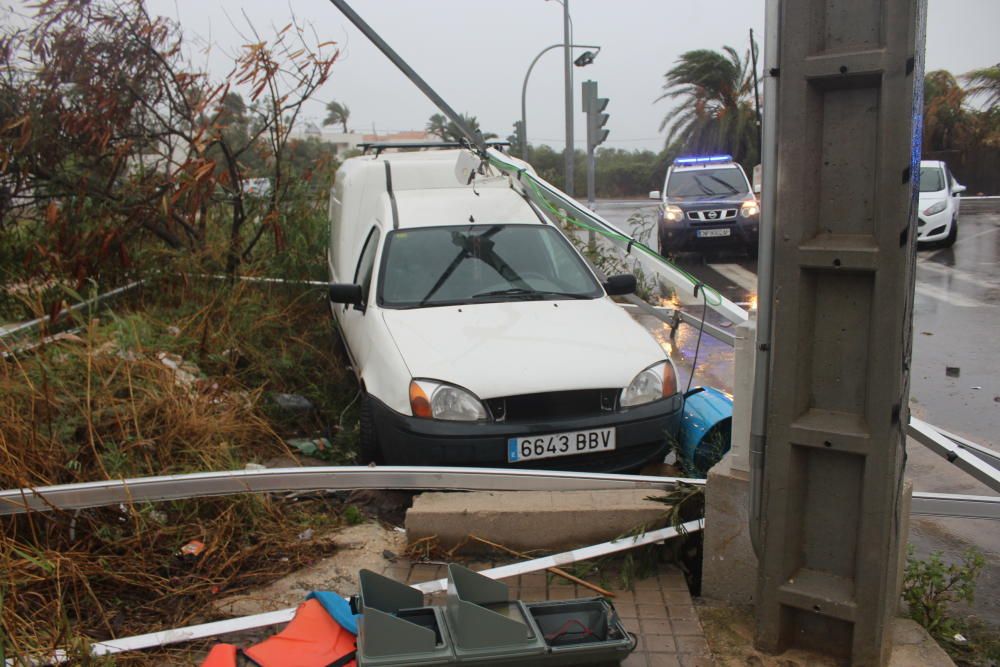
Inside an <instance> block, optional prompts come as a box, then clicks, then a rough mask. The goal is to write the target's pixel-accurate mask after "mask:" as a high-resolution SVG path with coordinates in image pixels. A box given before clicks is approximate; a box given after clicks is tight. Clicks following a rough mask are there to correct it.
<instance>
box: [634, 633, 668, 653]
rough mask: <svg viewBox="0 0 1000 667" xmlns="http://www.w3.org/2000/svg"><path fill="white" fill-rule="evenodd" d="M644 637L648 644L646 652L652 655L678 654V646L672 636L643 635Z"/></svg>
mask: <svg viewBox="0 0 1000 667" xmlns="http://www.w3.org/2000/svg"><path fill="white" fill-rule="evenodd" d="M642 637H643V640H644V641H645V643H646V650H647V651H648V652H649V653H651V654H652V653H675V652H676V648H677V646H676V645H675V644H674V638H673V637H671V636H670V635H651V634H643V636H642Z"/></svg>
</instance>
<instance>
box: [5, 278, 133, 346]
mask: <svg viewBox="0 0 1000 667" xmlns="http://www.w3.org/2000/svg"><path fill="white" fill-rule="evenodd" d="M144 282H145V281H144V280H136V281H134V282H131V283H129V284H127V285H122V286H121V287H118V288H115V289H113V290H111V291H110V292H105V293H104V294H98V295H97V296H95V297H94V298H92V299H87V300H86V301H81V302H80V303H77V304H74V305H72V306H69V307H68V308H63V309H62V310H60V311H59V312H58V313H57V314H56V319H59V318H61V317H65V316H67V315H69V314H70V313H75V312H77V311H80V310H83V309H85V308H90V307H94V306H98V305H100V304H101V303H102V302H103V301H106V300H108V299H112V298H114V297H117V296H121V295H122V294H125V293H126V292H130V291H132V290H133V289H135V288H136V287H140V286H141V285H142V284H143V283H144ZM51 321H52V317H51V316H50V315H45V316H43V317H39V318H36V319H33V320H29V321H27V322H21V323H20V324H17V325H15V326H13V327H10V328H2V329H0V339H5V338H14V337H16V336H20V335H22V334H25V333H27V332H29V331H31V330H33V329H37V328H38V327H40V326H42V325H45V324H48V323H49V322H51Z"/></svg>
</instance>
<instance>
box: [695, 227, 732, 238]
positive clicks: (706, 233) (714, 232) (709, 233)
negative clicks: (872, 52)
mask: <svg viewBox="0 0 1000 667" xmlns="http://www.w3.org/2000/svg"><path fill="white" fill-rule="evenodd" d="M732 233H733V230H731V229H729V228H728V227H725V228H723V229H699V230H698V238H700V239H707V238H712V237H715V236H729V235H730V234H732Z"/></svg>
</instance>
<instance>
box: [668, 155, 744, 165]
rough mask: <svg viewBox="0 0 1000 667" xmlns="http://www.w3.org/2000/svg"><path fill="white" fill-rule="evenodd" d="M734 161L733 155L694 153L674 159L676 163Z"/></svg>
mask: <svg viewBox="0 0 1000 667" xmlns="http://www.w3.org/2000/svg"><path fill="white" fill-rule="evenodd" d="M732 161H733V156H732V155H692V156H689V157H679V158H677V159H676V160H674V164H711V163H713V162H732Z"/></svg>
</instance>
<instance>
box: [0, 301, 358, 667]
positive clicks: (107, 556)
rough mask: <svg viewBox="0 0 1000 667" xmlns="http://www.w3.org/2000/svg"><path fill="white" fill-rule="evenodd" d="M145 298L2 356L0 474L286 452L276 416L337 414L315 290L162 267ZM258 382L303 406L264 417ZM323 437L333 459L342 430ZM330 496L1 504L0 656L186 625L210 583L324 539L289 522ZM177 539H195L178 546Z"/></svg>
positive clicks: (324, 513) (111, 474) (273, 563)
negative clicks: (20, 508) (196, 278)
mask: <svg viewBox="0 0 1000 667" xmlns="http://www.w3.org/2000/svg"><path fill="white" fill-rule="evenodd" d="M143 300H144V303H142V304H141V307H140V308H138V309H136V310H135V311H132V312H129V313H124V314H121V315H113V314H105V315H103V316H102V318H101V320H100V321H97V320H91V321H87V322H81V323H80V325H81V326H82V327H83V328H82V330H81V331H80V333H79V334H77V335H75V336H69V337H65V338H63V339H61V340H59V341H57V342H54V343H51V344H47V345H44V346H42V347H40V348H38V349H36V350H34V352H33V353H32V354H30V355H22V356H19V357H17V358H15V359H13V360H10V361H7V362H3V363H0V487H2V488H14V487H24V486H39V485H47V484H61V483H70V482H81V481H93V480H100V479H115V478H121V477H131V476H143V475H156V474H164V473H178V472H191V471H206V470H227V469H236V468H242V467H244V466H245V464H246V463H247V462H251V461H253V462H264V461H266V460H268V459H271V458H274V457H279V456H281V457H291V456H292V453H291V452H289V451H288V449H287V447H286V446H285V445H284V444H283V441H282V436H287V435H290V434H292V433H290V432H289V429H292V430H293V431H294V430H299V431H302V432H313V433H314V432H327V433H331V434H332V432H333V431H335V430H336V429H335V426H336V425H337V424H338V422H339V421H340V420H341V419H343V418H345V417H344V416H343V414H342V410H343V407H344V406H345V405H346V404H347V403H348V401H349V400H350V398H351V397H352V395H353V392H354V387H353V384H352V383H351V382H350V380H349V379H348V378H347V376H346V374H345V372H344V370H343V362H342V360H341V359H339V358H338V355H337V354H336V353H335V351H334V345H333V338H332V336H331V332H330V330H329V315H328V314H327V313H325V312H324V311H323V307H322V306H323V303H322V298H318V297H316V295H315V294H312V295H309V294H303V293H301V292H287V291H283V290H281V289H280V288H274V289H267V290H261V289H260V288H257V287H246V286H242V285H236V286H233V287H230V286H226V285H220V284H206V283H204V282H188V283H185V282H184V281H171V282H169V283H168V282H164V283H161V284H159V285H156V286H154V287H153V288H152V289H147V290H146V292H145V295H144V296H143ZM293 323H294V324H293ZM293 327H294V328H293ZM269 391H284V392H287V391H293V392H296V393H301V394H305V395H306V396H308V397H309V398H310V399H311V400H313V402H314V403H315V404H316V405H317V408H318V409H317V411H316V414H315V415H314V416H312V417H310V419H311V422H309V423H305V424H302V423H295V424H288V423H283V422H281V421H276V420H275V419H274V415H273V414H272V413H271V411H270V410H269V408H268V407H267V401H266V394H267V392H269ZM351 417H352V415H351V414H350V413H348V414H347V415H346V418H347V420H348V422H349V423H350V422H351ZM344 433H345V434H349V433H350V429H347V430H345V432H344ZM332 439H335V440H337V442H339V443H341V444H343V445H344V447H343V449H342V450H340V451H339V452H334V453H333V455H332V456H334V458H335V459H336V457H337V456H340V457H341V458H342V460H344V461H346V460H347V459H349V458H350V456H351V454H352V452H351V450H350V445H351V442H350V438H349V437H345V436H343V435H342V437H340V438H339V439H338V438H332ZM336 511H337V509H336V507H335V506H334V505H332V504H331V503H330V502H329V501H324V500H313V501H309V502H308V503H297V504H294V505H289V504H288V503H286V502H284V501H276V500H273V499H271V498H269V497H266V496H237V497H231V498H221V499H201V500H188V501H178V502H170V503H161V504H157V505H148V504H147V505H136V506H121V507H111V508H102V509H97V510H85V511H81V512H76V513H66V512H50V513H45V514H35V515H27V516H21V517H17V518H4V519H2V520H0V610H2V619H0V629H2V633H0V634H2V635H3V636H2V638H0V653H6V657H10V656H11V655H14V654H17V655H24V654H26V653H31V652H36V651H48V650H52V649H54V648H70V649H73V648H74V647H76V649H77V650H82V647H85V645H86V643H87V642H89V641H95V640H101V639H105V638H110V637H118V636H123V635H127V634H134V633H138V632H146V631H150V630H154V629H162V628H165V627H171V626H175V625H180V624H185V623H189V622H192V620H194V619H197V618H199V617H200V616H201V615H202V614H204V613H205V612H206V610H207V609H208V603H209V602H210V601H211V600H212V599H213V598H214V597H215V596H217V595H219V594H221V593H223V592H224V593H226V594H231V593H233V592H235V591H239V590H241V589H243V588H245V587H247V586H250V585H253V584H257V583H261V582H264V581H267V580H270V579H272V578H274V577H277V576H280V575H283V574H287V573H288V572H289V571H291V570H292V569H294V568H296V567H299V566H301V565H303V564H305V563H308V562H311V561H312V560H314V559H315V558H317V557H319V556H320V555H321V554H322V553H324V551H325V550H329V549H330V548H331V547H330V546H329V545H328V544H327V545H325V546H324V545H320V544H314V543H312V542H309V541H302V540H299V539H298V538H297V535H298V534H299V533H300V532H301V531H302V530H303V526H307V525H315V524H316V523H317V522H326V521H331V520H334V521H335V520H336V518H335V517H336ZM331 516H332V517H334V518H332V519H331V518H330V517H331ZM191 540H199V541H201V542H203V543H204V544H205V547H206V548H205V550H204V551H203V552H202V553H201V554H200V555H198V556H196V557H190V556H188V557H182V556H180V555H179V549H180V548H181V547H182V546H183V545H185V544H186V543H188V542H189V541H191ZM2 657H3V656H2V655H0V658H2ZM140 660H141V659H140Z"/></svg>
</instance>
